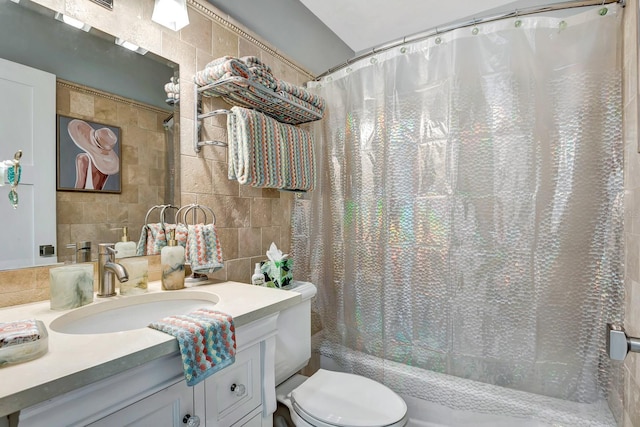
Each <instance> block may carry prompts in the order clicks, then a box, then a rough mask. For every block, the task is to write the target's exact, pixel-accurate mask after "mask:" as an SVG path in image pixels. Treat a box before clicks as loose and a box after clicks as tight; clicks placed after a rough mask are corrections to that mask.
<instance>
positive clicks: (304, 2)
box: [208, 0, 563, 75]
mask: <svg viewBox="0 0 640 427" xmlns="http://www.w3.org/2000/svg"><path fill="white" fill-rule="evenodd" d="M208 1H209V3H211V4H213V5H214V6H216V7H217V8H218V9H220V10H221V11H222V12H223V13H225V14H228V15H229V16H231V17H232V18H233V19H235V20H236V21H238V22H240V23H242V24H243V25H245V26H246V27H248V28H249V29H251V30H252V31H254V32H255V33H256V34H258V35H259V36H260V37H262V38H263V39H265V40H267V41H268V42H269V43H270V44H272V45H273V46H275V47H276V49H278V50H279V51H282V52H283V53H284V54H285V55H287V56H289V57H291V58H292V59H294V60H295V61H297V62H298V63H300V64H302V65H303V67H305V68H306V69H308V70H309V71H311V72H312V73H313V74H315V75H318V74H321V73H323V72H324V71H326V70H328V69H329V68H331V67H333V66H335V65H338V64H340V63H343V62H345V61H346V60H347V59H350V58H352V57H353V56H355V55H356V54H357V53H359V52H363V51H366V50H370V49H371V48H372V47H375V46H378V45H381V44H384V43H388V42H391V41H395V40H399V39H401V38H402V37H404V36H408V35H411V34H415V33H418V32H422V31H426V30H430V29H433V28H435V27H437V26H443V25H446V24H449V23H452V22H456V21H463V20H470V19H473V18H474V17H483V16H488V15H492V14H496V13H500V12H511V11H513V10H516V9H524V8H527V7H532V6H539V5H548V4H551V3H560V2H562V1H563V0H517V1H513V0H455V1H442V0H393V1H389V0H346V1H345V0H268V1H256V0H208Z"/></svg>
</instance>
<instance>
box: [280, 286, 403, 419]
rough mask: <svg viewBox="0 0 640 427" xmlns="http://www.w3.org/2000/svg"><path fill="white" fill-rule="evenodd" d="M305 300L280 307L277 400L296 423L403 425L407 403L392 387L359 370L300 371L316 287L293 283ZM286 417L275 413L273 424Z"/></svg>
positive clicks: (305, 358)
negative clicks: (310, 372)
mask: <svg viewBox="0 0 640 427" xmlns="http://www.w3.org/2000/svg"><path fill="white" fill-rule="evenodd" d="M290 290H292V291H295V292H298V293H300V294H301V295H302V301H301V302H300V303H299V304H296V305H295V306H293V307H290V308H287V309H285V310H283V311H281V312H280V314H279V316H278V320H277V324H278V333H277V335H276V354H275V383H276V399H277V400H278V402H280V403H282V404H283V405H285V406H286V407H287V408H288V410H289V414H288V415H289V416H290V419H291V421H292V422H293V424H294V425H295V426H296V427H309V426H311V427H402V426H405V425H406V424H407V420H408V415H407V405H406V403H405V402H404V400H403V399H402V398H401V397H400V396H399V395H398V394H396V393H395V392H394V391H393V390H391V389H390V388H388V387H386V386H384V385H382V384H380V383H378V382H376V381H373V380H371V379H369V378H365V377H362V376H360V375H354V374H347V373H343V372H333V371H328V370H325V369H320V370H318V371H317V372H316V373H315V374H313V375H312V376H311V377H305V376H302V375H299V374H297V372H298V371H299V370H300V369H302V368H303V367H305V366H306V365H307V362H308V361H309V359H310V358H311V333H310V331H311V298H312V297H313V296H314V295H315V294H316V287H315V286H314V285H313V284H312V283H308V282H294V283H293V286H292V287H291V288H290ZM286 426H288V424H287V422H285V421H284V419H283V418H282V417H280V416H279V415H276V419H275V420H274V427H286Z"/></svg>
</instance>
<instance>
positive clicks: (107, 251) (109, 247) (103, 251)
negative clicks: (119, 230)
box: [98, 243, 117, 256]
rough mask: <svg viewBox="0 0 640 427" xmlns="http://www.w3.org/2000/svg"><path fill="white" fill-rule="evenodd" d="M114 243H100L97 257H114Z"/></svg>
mask: <svg viewBox="0 0 640 427" xmlns="http://www.w3.org/2000/svg"><path fill="white" fill-rule="evenodd" d="M115 246H116V244H115V243H100V244H99V245H98V255H109V256H115V254H116V253H117V251H116V248H115Z"/></svg>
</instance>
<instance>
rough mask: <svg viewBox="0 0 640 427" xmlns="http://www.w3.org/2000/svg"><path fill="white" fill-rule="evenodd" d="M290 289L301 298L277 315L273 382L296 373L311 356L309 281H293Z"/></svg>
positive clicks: (311, 293)
mask: <svg viewBox="0 0 640 427" xmlns="http://www.w3.org/2000/svg"><path fill="white" fill-rule="evenodd" d="M289 290H290V291H293V292H298V293H300V294H301V295H302V301H301V302H300V303H298V304H296V305H294V306H292V307H289V308H287V309H285V310H282V311H281V312H280V314H279V315H278V321H277V325H278V332H277V335H276V357H275V361H276V366H275V372H276V385H279V384H280V383H282V382H283V381H284V380H286V379H287V378H289V377H290V376H292V375H293V374H295V373H296V372H298V371H299V370H300V369H302V368H304V367H305V366H306V365H307V362H308V361H309V359H310V358H311V298H313V296H314V295H315V294H316V287H315V286H314V284H313V283H309V282H297V281H293V284H292V286H291V288H289Z"/></svg>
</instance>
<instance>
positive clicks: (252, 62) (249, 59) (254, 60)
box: [240, 56, 272, 74]
mask: <svg viewBox="0 0 640 427" xmlns="http://www.w3.org/2000/svg"><path fill="white" fill-rule="evenodd" d="M240 61H242V62H244V63H245V64H247V66H248V67H254V68H263V69H264V70H265V71H266V72H268V73H269V74H272V71H271V67H269V66H268V65H267V64H265V63H264V62H262V61H261V60H260V58H258V57H257V56H243V57H242V58H240Z"/></svg>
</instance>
